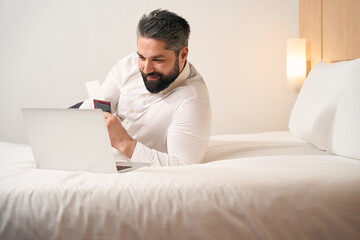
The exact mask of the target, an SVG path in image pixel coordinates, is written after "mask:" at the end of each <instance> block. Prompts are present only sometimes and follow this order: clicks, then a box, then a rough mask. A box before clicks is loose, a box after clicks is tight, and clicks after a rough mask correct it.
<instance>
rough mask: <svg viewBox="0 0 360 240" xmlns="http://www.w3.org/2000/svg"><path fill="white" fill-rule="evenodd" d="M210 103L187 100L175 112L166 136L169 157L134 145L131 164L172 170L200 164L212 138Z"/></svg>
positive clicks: (141, 145)
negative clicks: (147, 164) (180, 166)
mask: <svg viewBox="0 0 360 240" xmlns="http://www.w3.org/2000/svg"><path fill="white" fill-rule="evenodd" d="M211 118H212V116H211V109H210V106H209V103H207V102H205V101H203V100H200V99H190V100H187V101H186V102H184V103H183V104H181V105H180V106H179V107H178V108H177V109H176V111H175V113H174V115H173V118H172V121H171V124H170V126H169V128H168V132H167V149H168V153H164V152H160V151H156V150H155V149H150V148H149V147H147V146H145V145H144V144H142V143H141V142H137V144H136V147H135V150H134V153H133V155H132V157H131V161H132V162H148V163H152V166H170V165H171V166H175V165H188V164H194V163H200V162H201V161H202V159H203V157H204V154H205V152H206V149H207V146H208V141H209V137H210V134H211Z"/></svg>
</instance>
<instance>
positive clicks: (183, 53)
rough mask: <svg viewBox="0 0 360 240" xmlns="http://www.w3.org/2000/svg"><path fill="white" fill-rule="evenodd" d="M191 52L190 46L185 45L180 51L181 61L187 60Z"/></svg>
mask: <svg viewBox="0 0 360 240" xmlns="http://www.w3.org/2000/svg"><path fill="white" fill-rule="evenodd" d="M188 54H189V47H184V48H183V49H182V50H181V52H180V61H181V62H185V61H186V59H187V56H188Z"/></svg>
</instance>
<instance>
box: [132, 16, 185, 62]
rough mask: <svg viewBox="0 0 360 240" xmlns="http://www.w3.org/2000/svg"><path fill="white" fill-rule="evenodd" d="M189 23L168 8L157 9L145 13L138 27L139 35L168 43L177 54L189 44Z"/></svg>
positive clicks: (168, 47) (169, 47) (168, 46)
mask: <svg viewBox="0 0 360 240" xmlns="http://www.w3.org/2000/svg"><path fill="white" fill-rule="evenodd" d="M189 35H190V26H189V23H188V22H187V21H186V20H185V19H184V18H182V17H180V16H179V15H177V14H175V13H173V12H170V11H168V10H161V9H157V10H154V11H152V12H151V13H149V15H146V14H144V15H143V16H142V18H141V19H140V21H139V24H138V27H137V37H138V38H139V37H143V38H152V39H156V40H160V41H164V42H165V43H166V45H167V46H166V48H167V49H170V50H173V51H174V52H175V54H176V56H178V55H179V53H180V51H181V50H182V49H183V48H184V47H186V46H188V40H189Z"/></svg>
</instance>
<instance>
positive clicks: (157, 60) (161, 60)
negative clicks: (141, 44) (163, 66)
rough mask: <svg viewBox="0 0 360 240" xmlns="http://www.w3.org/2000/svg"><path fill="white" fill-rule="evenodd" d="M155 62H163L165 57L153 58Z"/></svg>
mask: <svg viewBox="0 0 360 240" xmlns="http://www.w3.org/2000/svg"><path fill="white" fill-rule="evenodd" d="M153 61H154V62H163V61H164V59H153Z"/></svg>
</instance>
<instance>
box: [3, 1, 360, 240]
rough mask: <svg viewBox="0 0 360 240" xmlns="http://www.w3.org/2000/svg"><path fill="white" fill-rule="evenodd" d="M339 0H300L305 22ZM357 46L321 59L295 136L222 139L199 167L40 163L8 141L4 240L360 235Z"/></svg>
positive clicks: (293, 127)
mask: <svg viewBox="0 0 360 240" xmlns="http://www.w3.org/2000/svg"><path fill="white" fill-rule="evenodd" d="M319 2H320V3H321V2H323V4H320V8H318V7H319V5H318V4H319ZM329 2H331V3H334V2H336V1H334V0H332V1H327V0H323V1H306V0H301V1H300V20H301V19H303V20H301V21H300V22H304V21H305V20H304V19H307V20H306V21H308V19H309V18H310V19H313V16H307V17H305V18H304V16H303V15H304V14H302V12H301V10H302V9H309V8H310V9H312V10H314V9H315V10H316V9H318V10H319V9H320V11H321V12H324V14H325V13H326V11H325V10H324V11H323V10H321V7H323V6H325V7H327V8H328V7H329V6H328V3H329ZM349 2H351V1H349ZM352 2H355V3H356V1H352ZM303 4H310V5H311V6H310V7H309V6H306V7H304V5H303ZM312 4H314V5H312ZM356 4H357V3H356ZM334 6H335V7H336V6H337V5H336V4H335V5H334ZM350 8H351V9H353V8H354V7H350ZM308 12H309V11H308ZM310 12H313V11H310ZM315 15H316V14H315ZM306 21H305V22H306ZM310 22H311V21H310ZM321 22H322V23H326V21H321ZM300 25H301V24H300ZM312 26H315V25H312ZM301 29H304V26H302V27H301ZM323 29H325V28H324V27H321V28H320V30H321V31H322V30H323ZM313 30H314V29H313V28H311V31H313ZM302 32H303V34H305V35H306V34H310V35H308V36H305V37H306V38H307V39H308V40H307V41H310V42H309V43H310V44H311V46H313V47H314V46H316V44H315V43H314V41H317V40H318V39H317V38H316V36H315V35H314V34H313V32H309V31H307V30H306V27H305V31H304V30H303V31H302ZM313 36H315V38H312V37H313ZM356 36H360V33H359V34H357V35H356ZM322 42H326V39H323V40H322V41H320V44H321V43H322ZM357 46H358V45H357ZM320 48H321V49H320V53H321V54H324V53H325V52H328V51H327V50H326V49H325V48H324V47H323V46H320ZM358 48H359V46H358ZM358 48H357V49H358ZM313 50H314V49H313ZM354 52H355V54H356V55H355V56H346V57H345V58H343V57H341V58H339V57H335V58H332V60H331V62H333V60H334V59H335V60H336V63H332V64H328V63H325V62H320V63H316V64H311V65H312V69H311V71H310V74H309V75H308V77H307V80H306V81H305V84H304V86H303V88H302V89H301V92H300V93H299V96H298V98H297V101H296V103H295V105H294V108H293V110H292V113H291V117H290V120H289V131H276V132H264V133H254V134H234V135H217V136H212V137H211V139H210V142H209V147H208V150H207V152H206V154H205V157H204V160H203V163H201V164H195V165H190V166H181V167H158V168H154V167H144V168H139V169H136V170H134V171H130V172H124V173H119V174H103V173H90V172H71V171H60V170H42V169H37V168H36V166H35V162H34V159H33V156H32V152H31V148H30V147H29V146H28V145H21V144H12V143H7V142H0V239H150V240H151V239H209V240H212V239H249V240H251V239H360V160H359V159H360V124H359V123H360V106H359V105H360V81H359V79H360V59H359V57H360V54H358V53H356V51H351V54H353V53H354ZM321 54H320V55H318V54H315V55H314V58H312V59H310V60H309V61H311V62H312V63H313V62H315V61H317V60H319V59H318V58H319V56H320V60H321V59H323V60H324V59H325V57H323V56H322V55H321ZM317 62H318V61H317Z"/></svg>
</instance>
